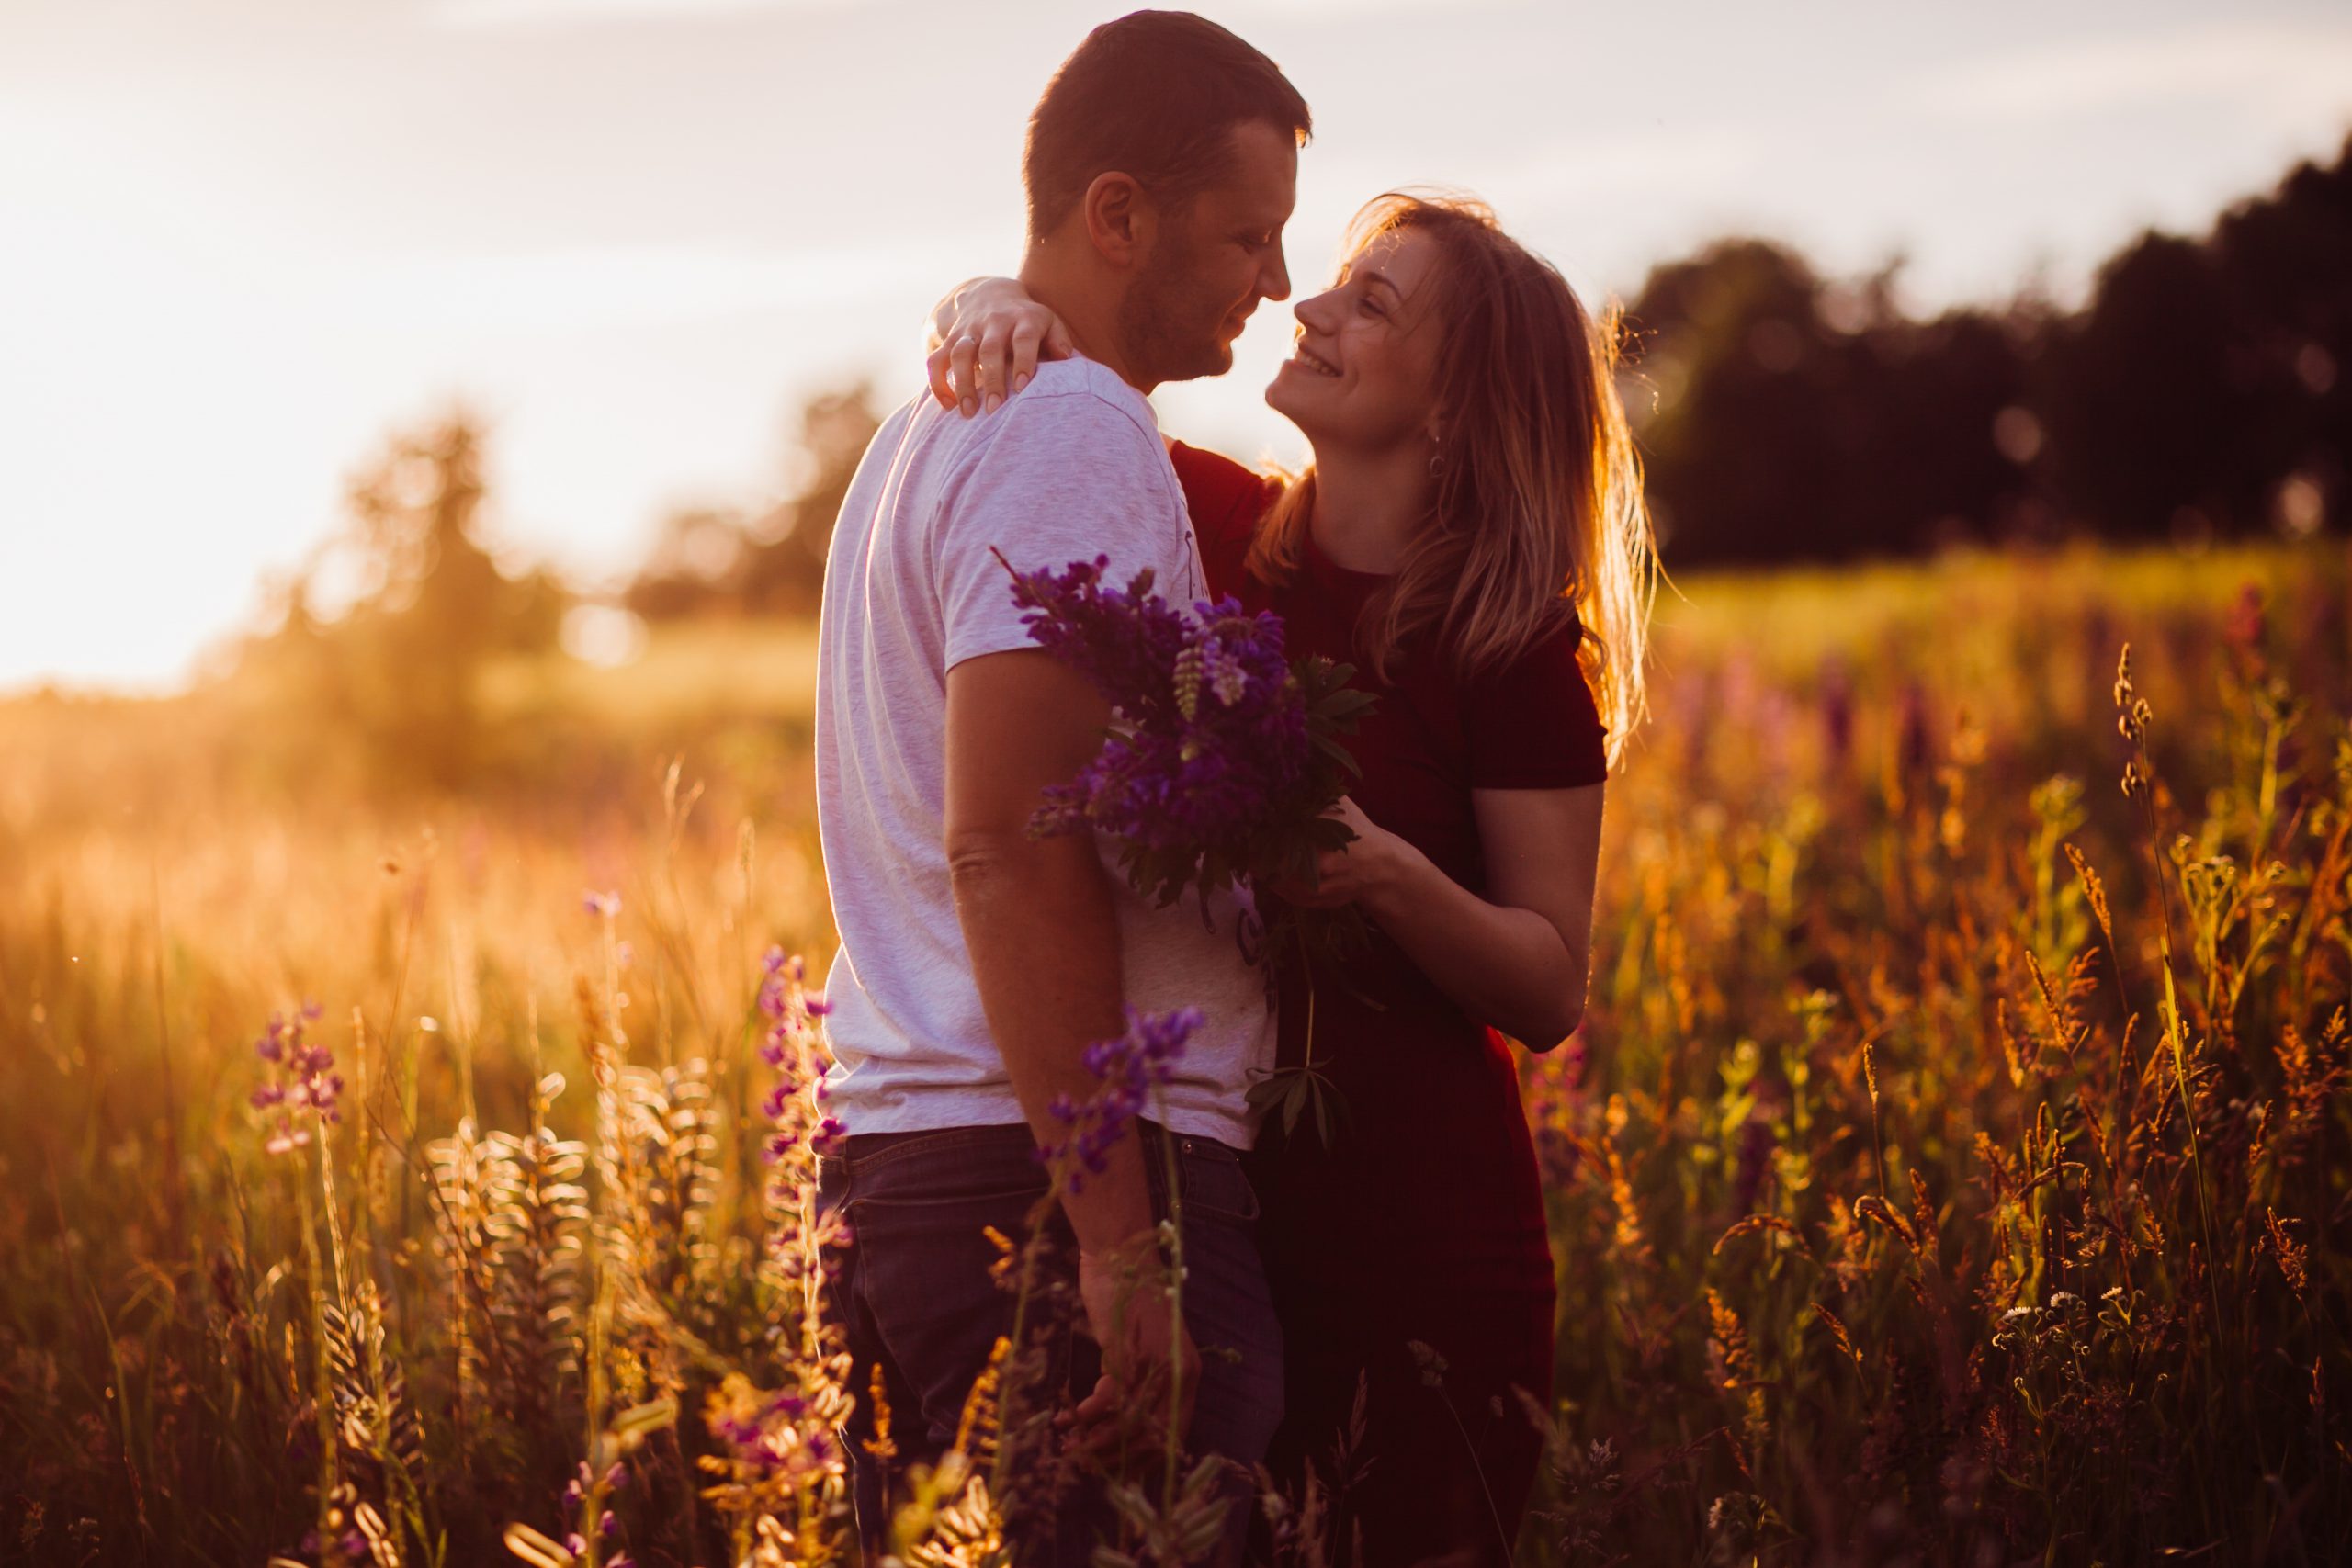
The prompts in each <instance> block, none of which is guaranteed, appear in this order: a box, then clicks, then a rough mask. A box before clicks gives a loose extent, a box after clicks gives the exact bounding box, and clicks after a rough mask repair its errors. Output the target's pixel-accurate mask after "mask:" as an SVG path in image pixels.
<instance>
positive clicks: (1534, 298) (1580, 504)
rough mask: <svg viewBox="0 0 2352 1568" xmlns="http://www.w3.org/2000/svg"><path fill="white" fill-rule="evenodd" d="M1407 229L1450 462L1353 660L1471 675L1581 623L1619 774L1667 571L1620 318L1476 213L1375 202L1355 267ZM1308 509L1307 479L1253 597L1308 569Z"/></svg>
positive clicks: (1392, 198) (1255, 559) (1298, 483)
mask: <svg viewBox="0 0 2352 1568" xmlns="http://www.w3.org/2000/svg"><path fill="white" fill-rule="evenodd" d="M1408 230H1409V231H1415V232H1419V233H1422V234H1426V235H1428V236H1429V237H1430V239H1431V240H1432V241H1434V242H1435V243H1436V244H1437V247H1438V258H1439V259H1438V265H1437V266H1436V267H1435V268H1434V269H1433V272H1432V275H1431V276H1432V283H1433V287H1434V288H1435V290H1436V292H1435V294H1434V296H1433V298H1432V299H1431V302H1430V307H1429V308H1430V310H1434V312H1435V313H1436V322H1437V325H1438V326H1439V328H1440V330H1441V331H1442V341H1441V344H1440V347H1439V350H1438V363H1437V377H1436V387H1435V397H1436V404H1437V410H1436V412H1437V421H1438V427H1439V430H1440V431H1441V433H1442V434H1441V445H1440V448H1439V450H1440V453H1441V455H1442V462H1441V463H1440V464H1439V465H1438V472H1437V474H1436V477H1435V479H1433V480H1432V483H1431V492H1430V517H1429V520H1428V522H1427V524H1426V525H1424V526H1423V527H1422V528H1421V530H1420V532H1419V534H1418V535H1417V536H1416V537H1415V538H1414V540H1413V543H1412V544H1411V545H1410V546H1409V547H1408V549H1407V551H1406V554H1405V558H1404V559H1403V561H1402V562H1401V563H1400V565H1399V567H1398V570H1397V574H1396V577H1395V578H1394V580H1393V581H1391V582H1390V583H1389V584H1388V586H1387V587H1386V588H1385V589H1384V590H1383V591H1382V592H1379V593H1377V594H1375V595H1374V597H1373V599H1372V601H1371V602H1370V603H1369V604H1366V606H1365V607H1364V619H1363V624H1362V625H1361V626H1359V627H1358V631H1357V637H1358V642H1359V645H1360V655H1361V657H1363V659H1364V660H1365V661H1366V662H1367V663H1368V664H1369V665H1370V666H1371V667H1372V669H1373V671H1374V673H1375V674H1377V675H1379V676H1381V677H1382V678H1383V679H1386V678H1387V677H1388V675H1389V673H1390V672H1391V671H1392V670H1393V669H1394V668H1395V666H1396V664H1397V661H1398V660H1399V659H1400V658H1406V657H1413V656H1416V655H1417V654H1418V653H1419V648H1420V645H1422V644H1423V643H1425V642H1427V641H1429V640H1430V639H1432V638H1433V639H1434V642H1435V645H1436V646H1438V647H1440V648H1442V649H1444V650H1445V656H1446V657H1448V658H1450V659H1451V660H1452V661H1453V666H1454V669H1455V670H1456V671H1457V672H1458V673H1460V674H1462V675H1464V676H1468V675H1474V674H1476V673H1478V672H1480V671H1490V670H1494V669H1497V668H1498V667H1500V666H1502V665H1505V664H1507V663H1509V662H1510V660H1513V659H1515V658H1517V657H1519V656H1520V655H1521V654H1523V653H1525V652H1526V651H1527V650H1528V649H1530V648H1532V646H1534V644H1535V643H1537V642H1538V641H1540V640H1541V639H1542V638H1543V637H1544V636H1545V635H1546V634H1548V633H1549V632H1551V631H1552V630H1554V629H1555V627H1556V626H1558V624H1559V622H1560V618H1561V617H1562V616H1563V615H1566V614H1567V613H1570V612H1573V613H1574V614H1575V615H1576V616H1577V619H1578V620H1579V621H1580V622H1581V623H1582V625H1583V626H1584V631H1585V637H1584V642H1583V645H1582V647H1581V649H1580V650H1579V655H1578V657H1579V658H1580V659H1581V660H1583V663H1584V668H1585V673H1586V676H1587V678H1588V680H1589V682H1591V685H1592V688H1593V695H1594V698H1595V700H1596V701H1597V703H1598V705H1599V706H1600V717H1601V722H1602V723H1604V724H1606V725H1607V726H1608V727H1609V760H1610V761H1611V763H1612V764H1614V763H1615V762H1616V761H1617V759H1618V758H1619V756H1620V755H1621V754H1622V752H1623V748H1624V745H1625V742H1626V740H1627V739H1629V738H1630V737H1631V736H1632V734H1633V732H1634V729H1635V728H1637V727H1638V726H1639V725H1640V723H1641V721H1642V718H1643V716H1644V715H1645V712H1646V711H1647V703H1646V700H1645V695H1644V686H1643V670H1644V665H1645V660H1646V656H1647V652H1648V645H1649V616H1650V602H1651V599H1652V596H1653V594H1654V592H1655V589H1656V582H1657V547H1656V543H1655V540H1654V538H1653V536H1652V534H1651V530H1650V517H1649V509H1648V507H1647V505H1646V504H1645V502H1644V501H1643V499H1642V472H1641V462H1640V459H1639V457H1637V456H1636V455H1635V453H1634V442H1633V436H1632V434H1631V433H1630V432H1629V431H1628V429H1627V428H1626V423H1625V411H1624V407H1623V404H1622V403H1621V402H1620V401H1619V400H1618V397H1617V382H1616V372H1617V365H1618V354H1617V342H1618V331H1619V328H1618V317H1617V312H1616V311H1615V310H1614V309H1612V310H1610V312H1609V313H1608V314H1607V315H1606V316H1605V317H1604V318H1603V319H1602V321H1600V322H1599V323H1598V324H1596V323H1595V322H1594V321H1592V320H1591V318H1590V317H1589V316H1587V315H1586V313H1585V310H1584V306H1583V305H1582V304H1581V303H1580V302H1579V301H1578V300H1577V296H1576V291H1575V290H1574V289H1572V288H1569V287H1568V283H1567V280H1566V278H1564V277H1562V276H1560V273H1559V270H1558V269H1557V268H1555V267H1554V266H1553V265H1551V264H1550V263H1549V262H1547V261H1545V260H1544V258H1542V257H1541V256H1538V255H1535V254H1532V252H1530V251H1529V250H1527V249H1526V247H1524V246H1522V245H1521V244H1520V243H1518V242H1517V241H1515V240H1513V239H1512V238H1511V237H1510V235H1508V234H1506V233H1504V232H1503V231H1502V230H1501V228H1500V227H1499V226H1498V224H1497V223H1496V222H1495V216H1494V213H1493V212H1492V211H1491V210H1489V209H1487V206H1486V204H1485V203H1483V202H1479V201H1476V200H1474V199H1471V198H1468V197H1452V196H1427V195H1418V194H1412V193H1408V192H1401V191H1392V192H1390V193H1389V194H1387V195H1385V196H1383V197H1377V198H1376V199H1374V201H1372V202H1371V203H1369V204H1368V205H1366V206H1365V208H1364V209H1363V211H1361V212H1359V213H1358V214H1357V215H1356V220H1355V223H1354V225H1353V227H1352V231H1351V234H1350V251H1351V254H1353V253H1355V252H1358V251H1361V250H1362V249H1363V246H1364V245H1365V244H1366V243H1369V242H1371V241H1372V240H1374V239H1375V238H1377V237H1378V236H1380V235H1382V234H1385V233H1392V232H1397V231H1408ZM1314 497H1315V470H1314V468H1312V467H1311V466H1310V467H1309V468H1307V469H1306V471H1305V472H1303V473H1301V474H1299V475H1298V476H1297V477H1296V478H1295V479H1293V480H1291V482H1290V483H1289V484H1288V485H1287V486H1286V487H1285V488H1284V490H1283V493H1282V495H1281V496H1280V497H1279V498H1278V499H1277V500H1276V501H1275V502H1274V504H1273V506H1272V509H1271V510H1270V511H1269V512H1268V513H1267V516H1266V519H1265V522H1264V523H1263V525H1261V527H1260V529H1259V532H1258V535H1257V537H1256V538H1255V539H1254V540H1253V541H1252V543H1251V545H1250V555H1249V561H1248V568H1249V570H1250V573H1251V574H1252V575H1253V576H1255V577H1257V578H1258V579H1259V580H1260V581H1265V582H1272V583H1280V582H1284V581H1289V579H1290V578H1291V576H1292V575H1293V574H1294V573H1295V572H1296V571H1297V570H1298V567H1299V562H1300V558H1301V557H1302V555H1303V553H1304V550H1305V546H1306V526H1307V520H1308V518H1309V517H1310V516H1311V515H1312V513H1313V511H1314Z"/></svg>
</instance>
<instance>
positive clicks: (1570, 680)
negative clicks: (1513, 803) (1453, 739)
mask: <svg viewBox="0 0 2352 1568" xmlns="http://www.w3.org/2000/svg"><path fill="white" fill-rule="evenodd" d="M1584 641H1585V634H1584V626H1583V623H1582V622H1581V621H1579V620H1578V619H1577V615H1576V612H1575V611H1574V610H1573V609H1572V608H1570V607H1568V606H1567V605H1566V604H1562V606H1561V611H1560V614H1559V615H1557V616H1556V617H1555V619H1554V621H1553V623H1552V624H1551V625H1550V626H1547V627H1545V628H1544V631H1543V633H1542V634H1540V635H1539V636H1537V637H1535V638H1534V639H1533V640H1532V641H1530V642H1529V643H1528V644H1526V646H1524V647H1523V648H1521V649H1520V650H1519V651H1518V652H1517V653H1516V654H1514V655H1512V656H1511V657H1510V658H1508V659H1504V660H1498V661H1497V662H1496V663H1495V664H1493V665H1492V666H1491V667H1489V668H1487V669H1485V670H1482V671H1478V672H1476V673H1475V674H1473V675H1471V676H1469V677H1468V678H1467V679H1466V680H1465V681H1464V688H1465V690H1464V718H1465V720H1466V721H1467V723H1466V728H1467V730H1468V739H1469V741H1470V747H1471V752H1472V757H1471V762H1472V783H1473V784H1476V785H1478V786H1480V787H1484V788H1488V789H1525V788H1560V787H1568V786H1573V785H1577V784H1598V783H1600V781H1601V780H1602V779H1603V778H1605V777H1606V776H1607V775H1608V771H1609V765H1608V730H1607V729H1606V728H1603V726H1602V724H1601V722H1600V704H1599V703H1598V702H1597V701H1596V700H1595V699H1594V697H1593V693H1592V685H1591V682H1590V681H1589V679H1588V678H1587V676H1586V673H1585V667H1584V657H1583V648H1584Z"/></svg>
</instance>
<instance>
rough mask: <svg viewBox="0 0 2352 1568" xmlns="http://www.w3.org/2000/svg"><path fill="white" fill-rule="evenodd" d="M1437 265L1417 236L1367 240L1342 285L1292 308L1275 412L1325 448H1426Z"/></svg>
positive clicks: (1392, 234)
mask: <svg viewBox="0 0 2352 1568" xmlns="http://www.w3.org/2000/svg"><path fill="white" fill-rule="evenodd" d="M1437 259H1438V258H1437V245H1436V243H1435V242H1433V241H1432V240H1430V238H1429V236H1428V235H1426V234H1424V233H1421V232H1419V231H1416V230H1412V229H1394V230H1389V231H1385V232H1384V233H1380V234H1375V235H1374V236H1373V237H1372V238H1371V239H1370V240H1368V241H1366V242H1365V243H1364V246H1363V249H1362V250H1360V251H1358V252H1357V253H1356V254H1354V255H1352V256H1351V257H1349V258H1348V261H1347V264H1346V265H1344V266H1342V267H1341V268H1340V280H1339V281H1338V282H1337V283H1336V284H1334V285H1332V287H1331V288H1328V289H1326V290H1325V291H1324V292H1322V293H1320V294H1317V295H1316V296H1314V297H1313V298H1312V299H1302V300H1300V301H1299V302H1298V303H1297V304H1296V305H1295V306H1293V307H1292V308H1291V310H1292V314H1294V315H1295V316H1296V317H1297V318H1298V335H1297V343H1296V345H1295V348H1294V349H1293V351H1292V354H1291V357H1290V358H1288V359H1286V360H1284V361H1283V366H1282V368H1281V369H1279V370H1277V371H1276V372H1274V378H1273V381H1272V384H1270V385H1269V386H1268V387H1267V388H1266V402H1267V404H1268V405H1269V406H1270V407H1272V409H1273V410H1274V412H1277V413H1280V414H1283V415H1285V416H1287V417H1288V418H1289V419H1290V421H1291V423H1294V424H1295V425H1297V426H1298V428H1299V429H1300V430H1301V431H1303V432H1304V433H1305V434H1306V438H1307V439H1308V440H1309V441H1311V442H1314V443H1315V444H1316V445H1317V446H1346V447H1352V448H1355V449H1358V450H1363V451H1379V452H1385V451H1392V450H1394V449H1396V448H1397V447H1399V446H1408V445H1409V446H1415V447H1417V448H1419V447H1425V446H1428V445H1429V444H1430V439H1431V437H1432V435H1433V434H1435V432H1434V428H1433V421H1432V415H1433V410H1432V407H1431V404H1432V399H1433V393H1432V387H1433V385H1434V382H1435V380H1436V375H1437V353H1438V343H1439V339H1440V337H1441V335H1442V326H1441V324H1440V322H1439V321H1438V319H1437V317H1438V312H1437V311H1436V310H1432V309H1430V305H1431V303H1432V301H1433V299H1434V298H1435V295H1436V290H1435V289H1434V288H1431V287H1430V285H1431V284H1432V283H1433V281H1434V279H1435V275H1436V271H1437Z"/></svg>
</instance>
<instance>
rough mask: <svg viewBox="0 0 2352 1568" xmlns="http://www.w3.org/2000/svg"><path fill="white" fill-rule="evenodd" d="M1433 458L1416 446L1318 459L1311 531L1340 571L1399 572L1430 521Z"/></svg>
mask: <svg viewBox="0 0 2352 1568" xmlns="http://www.w3.org/2000/svg"><path fill="white" fill-rule="evenodd" d="M1429 485H1430V479H1429V458H1428V457H1427V456H1426V455H1424V454H1423V453H1421V452H1419V451H1416V450H1415V449H1414V448H1412V447H1410V446H1404V447H1397V448H1391V449H1389V450H1386V451H1380V452H1358V451H1354V450H1351V449H1348V448H1340V449H1338V450H1327V449H1325V448H1324V447H1320V446H1318V447H1317V449H1316V453H1315V501H1314V511H1313V512H1312V513H1311V514H1310V515H1309V516H1308V518H1307V527H1308V528H1309V529H1311V530H1312V531H1313V532H1314V535H1315V542H1316V544H1317V545H1318V546H1320V547H1322V550H1323V553H1324V555H1325V556H1327V557H1329V558H1330V561H1331V564H1332V565H1334V566H1340V567H1345V568H1346V569H1347V570H1350V571H1371V572H1378V573H1381V574H1382V575H1384V576H1385V575H1386V574H1388V573H1391V572H1394V571H1395V570H1397V566H1398V565H1399V564H1400V563H1401V562H1402V561H1403V560H1404V558H1405V552H1406V550H1407V549H1408V548H1409V547H1411V545H1412V542H1413V536H1414V535H1416V534H1418V533H1419V531H1420V528H1421V525H1422V523H1423V522H1424V521H1425V520H1426V519H1427V517H1428V515H1429Z"/></svg>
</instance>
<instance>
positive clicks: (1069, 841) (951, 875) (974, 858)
mask: <svg viewBox="0 0 2352 1568" xmlns="http://www.w3.org/2000/svg"><path fill="white" fill-rule="evenodd" d="M946 849H947V879H948V882H949V883H950V884H951V885H952V886H954V888H955V890H956V897H957V898H958V899H965V898H970V897H988V896H989V894H991V893H993V892H998V891H1001V890H1004V889H1012V888H1023V889H1030V888H1035V887H1037V886H1041V885H1044V884H1048V883H1052V882H1055V881H1057V880H1061V879H1067V878H1077V879H1080V880H1094V879H1099V878H1100V876H1101V874H1102V863H1101V862H1100V861H1099V860H1098V859H1097V858H1096V857H1095V856H1094V854H1093V852H1092V851H1093V844H1092V840H1091V835H1088V834H1081V833H1072V834H1067V835H1061V836H1057V837H1054V838H1047V839H1038V838H1033V837H1032V836H1031V835H1030V833H1029V830H1028V827H1027V825H1026V824H1023V825H1021V826H1019V827H1011V828H1001V827H996V826H987V827H978V826H976V827H950V828H949V829H948V830H947V838H946Z"/></svg>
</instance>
